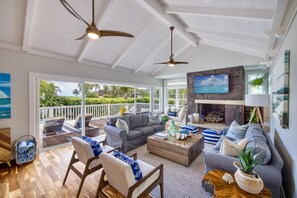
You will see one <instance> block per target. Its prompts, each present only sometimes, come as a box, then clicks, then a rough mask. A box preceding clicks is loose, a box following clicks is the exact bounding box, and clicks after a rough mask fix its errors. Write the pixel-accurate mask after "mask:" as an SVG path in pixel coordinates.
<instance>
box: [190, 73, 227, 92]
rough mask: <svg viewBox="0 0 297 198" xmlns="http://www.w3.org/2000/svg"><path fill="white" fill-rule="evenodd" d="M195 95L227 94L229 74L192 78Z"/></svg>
mask: <svg viewBox="0 0 297 198" xmlns="http://www.w3.org/2000/svg"><path fill="white" fill-rule="evenodd" d="M194 93H195V94H225V93H229V74H215V75H209V76H195V77H194Z"/></svg>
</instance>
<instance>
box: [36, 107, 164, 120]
mask: <svg viewBox="0 0 297 198" xmlns="http://www.w3.org/2000/svg"><path fill="white" fill-rule="evenodd" d="M122 107H125V108H126V109H127V110H129V111H130V112H134V111H141V110H142V109H149V108H150V104H149V103H136V106H134V104H133V103H132V104H124V103H122V104H94V105H86V106H85V108H86V113H87V114H93V118H105V117H110V116H114V115H117V114H118V113H119V111H120V108H122ZM154 107H155V109H156V107H157V108H158V107H159V104H154ZM79 114H81V105H75V106H56V107H40V108H39V117H40V121H43V120H44V119H46V118H52V117H65V118H66V120H75V119H76V118H77V116H78V115H79Z"/></svg>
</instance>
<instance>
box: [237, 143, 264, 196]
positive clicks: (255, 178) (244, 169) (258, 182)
mask: <svg viewBox="0 0 297 198" xmlns="http://www.w3.org/2000/svg"><path fill="white" fill-rule="evenodd" d="M237 152H238V159H239V162H238V161H235V162H233V165H234V166H235V167H236V168H237V171H236V172H235V174H234V177H235V180H236V182H237V184H238V186H239V187H240V188H241V189H242V190H244V191H246V192H249V193H251V194H258V193H260V192H261V191H262V189H263V187H264V184H263V180H262V179H261V178H260V177H259V175H258V174H257V173H256V172H255V171H253V169H254V168H255V166H256V165H258V164H260V163H261V162H260V159H259V157H260V154H261V153H258V154H255V155H253V148H248V149H246V150H237Z"/></svg>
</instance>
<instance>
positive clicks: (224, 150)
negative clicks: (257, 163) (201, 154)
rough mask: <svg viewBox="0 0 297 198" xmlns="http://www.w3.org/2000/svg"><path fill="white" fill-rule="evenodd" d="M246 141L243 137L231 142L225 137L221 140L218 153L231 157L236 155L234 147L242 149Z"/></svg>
mask: <svg viewBox="0 0 297 198" xmlns="http://www.w3.org/2000/svg"><path fill="white" fill-rule="evenodd" d="M248 141H249V140H248V139H247V138H244V139H242V140H241V141H239V142H238V143H237V144H236V143H235V142H232V141H230V140H228V139H227V138H224V139H223V141H222V144H221V148H220V154H221V155H228V156H231V157H237V151H236V149H237V150H239V149H240V150H244V149H245V147H246V145H247V143H248Z"/></svg>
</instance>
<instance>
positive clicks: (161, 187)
mask: <svg viewBox="0 0 297 198" xmlns="http://www.w3.org/2000/svg"><path fill="white" fill-rule="evenodd" d="M160 193H161V198H163V197H164V186H163V183H160Z"/></svg>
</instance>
